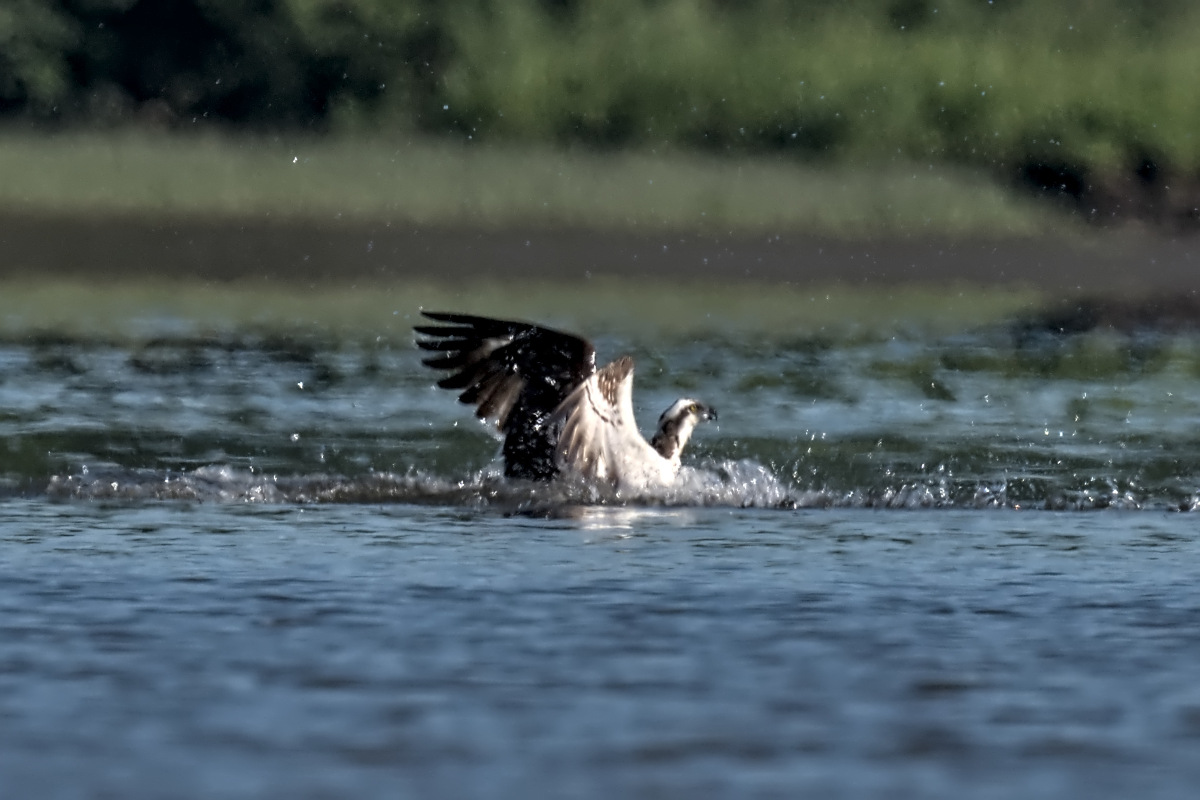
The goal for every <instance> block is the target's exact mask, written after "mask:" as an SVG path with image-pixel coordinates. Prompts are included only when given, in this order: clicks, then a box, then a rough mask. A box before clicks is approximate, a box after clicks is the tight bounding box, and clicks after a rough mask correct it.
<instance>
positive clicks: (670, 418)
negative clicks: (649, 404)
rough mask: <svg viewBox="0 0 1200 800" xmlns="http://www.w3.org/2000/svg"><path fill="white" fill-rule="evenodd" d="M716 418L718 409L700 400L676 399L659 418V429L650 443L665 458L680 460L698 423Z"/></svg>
mask: <svg viewBox="0 0 1200 800" xmlns="http://www.w3.org/2000/svg"><path fill="white" fill-rule="evenodd" d="M716 418H717V410H716V409H715V408H712V407H711V406H707V405H705V404H704V403H701V402H700V401H699V400H692V399H690V398H687V397H685V398H681V399H679V400H676V401H675V402H674V403H672V404H671V407H670V408H668V409H667V410H666V411H664V412H663V413H662V416H660V417H659V418H658V430H657V431H656V432H655V434H654V437H653V438H652V439H651V440H650V445H651V446H652V447H653V448H654V449H655V450H657V451H658V454H659V455H660V456H662V457H663V458H666V459H669V460H671V461H678V460H679V454H680V453H681V452H683V446H684V445H685V444H687V442H688V439H690V438H691V436H692V431H693V430H694V429H695V427H696V423H698V422H701V421H703V420H710V419H713V420H715V419H716Z"/></svg>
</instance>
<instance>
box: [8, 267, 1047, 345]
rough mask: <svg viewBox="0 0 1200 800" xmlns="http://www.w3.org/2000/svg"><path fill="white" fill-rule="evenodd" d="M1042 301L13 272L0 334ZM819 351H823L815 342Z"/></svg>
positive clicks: (770, 336) (816, 323) (582, 321)
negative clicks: (24, 275) (454, 314)
mask: <svg viewBox="0 0 1200 800" xmlns="http://www.w3.org/2000/svg"><path fill="white" fill-rule="evenodd" d="M1044 301H1045V298H1044V297H1043V296H1042V295H1041V294H1039V293H1038V292H1036V291H1033V290H1030V289H1009V288H981V287H978V286H972V285H969V284H963V285H962V286H921V285H909V286H893V287H886V288H878V289H864V288H863V287H859V286H854V287H848V286H842V285H834V286H828V287H813V286H808V287H801V286H798V285H794V284H786V285H778V284H772V285H771V286H770V287H769V291H764V286H763V285H762V284H757V283H754V282H751V281H745V282H739V283H726V282H714V283H707V282H703V281H695V282H688V283H683V284H681V283H679V282H676V281H670V282H659V283H656V282H655V279H645V278H637V279H618V278H605V279H599V278H597V279H593V280H590V281H588V283H587V286H586V291H581V290H580V285H579V283H578V282H570V281H568V282H561V281H560V282H556V281H549V280H547V281H512V280H501V279H490V280H489V279H476V280H472V281H467V282H464V283H461V284H459V285H447V284H446V283H445V282H442V281H438V280H436V279H429V280H412V279H405V280H387V281H381V282H379V283H375V284H372V283H363V284H356V285H346V284H344V283H339V284H337V285H329V284H322V285H319V286H304V285H301V284H298V283H296V282H290V281H289V282H279V281H266V280H256V279H246V280H240V281H233V282H228V283H208V282H203V281H196V280H190V279H183V280H180V279H175V278H170V277H147V278H146V279H143V280H137V281H128V280H120V279H107V278H106V279H103V280H96V281H79V280H70V279H55V278H51V279H46V278H44V277H38V278H32V279H28V280H9V281H7V282H6V283H5V285H4V291H3V292H0V340H7V341H13V340H19V341H27V340H29V339H31V338H32V339H42V340H45V341H47V342H56V341H75V340H85V339H91V340H94V341H112V342H118V343H137V342H145V341H153V340H157V339H159V338H161V337H168V338H170V337H176V338H186V337H192V336H200V337H205V336H213V337H217V338H219V339H228V338H230V337H234V338H236V337H239V336H250V337H253V336H255V335H261V336H277V335H283V336H293V337H297V338H299V339H304V338H305V337H319V338H327V339H331V340H344V341H357V342H363V343H371V342H374V343H376V344H379V345H383V346H387V345H392V344H395V343H400V344H401V346H403V347H405V348H407V347H408V346H409V342H410V341H411V338H412V325H414V324H416V323H417V322H419V321H420V320H421V319H422V318H421V317H419V316H418V309H422V308H426V309H431V310H444V309H458V310H462V311H466V312H474V313H482V314H490V315H497V316H501V317H511V318H522V319H534V320H542V321H545V322H548V323H551V324H560V325H563V326H564V327H581V328H584V329H593V330H608V329H614V328H619V329H621V330H624V331H627V332H639V333H644V334H648V335H649V334H653V335H654V336H667V337H670V336H678V337H682V338H690V337H694V336H696V335H700V334H705V335H719V336H727V337H731V338H732V339H733V340H734V341H743V340H746V341H749V342H751V343H752V344H751V345H749V346H752V347H761V346H762V344H763V342H764V341H769V342H773V343H779V342H785V343H786V345H787V346H788V347H804V346H811V344H812V342H813V341H820V342H824V343H826V344H828V342H834V341H836V342H847V341H851V342H852V341H860V340H876V339H880V338H889V337H892V336H894V335H896V334H897V333H904V332H907V333H913V334H934V335H945V334H950V333H958V332H961V331H967V330H976V329H979V328H980V327H981V326H989V325H1002V324H1005V323H1006V322H1007V321H1008V320H1010V319H1011V318H1012V317H1013V316H1014V315H1016V314H1019V313H1023V312H1026V313H1027V312H1030V311H1031V310H1033V309H1036V308H1038V307H1039V306H1041V305H1042V304H1044ZM822 346H825V345H822Z"/></svg>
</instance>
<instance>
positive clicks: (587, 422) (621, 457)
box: [415, 311, 717, 492]
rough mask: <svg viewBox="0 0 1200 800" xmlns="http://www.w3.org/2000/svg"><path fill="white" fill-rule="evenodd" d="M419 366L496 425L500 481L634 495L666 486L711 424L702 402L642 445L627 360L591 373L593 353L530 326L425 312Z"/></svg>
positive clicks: (674, 411) (677, 413)
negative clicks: (552, 482) (563, 482)
mask: <svg viewBox="0 0 1200 800" xmlns="http://www.w3.org/2000/svg"><path fill="white" fill-rule="evenodd" d="M422 313H423V314H424V315H425V316H426V317H428V318H429V319H431V320H434V321H435V322H440V323H443V324H441V325H419V326H416V327H415V330H416V331H417V333H419V334H421V335H422V336H423V337H425V338H421V339H418V340H417V346H418V347H420V348H421V349H423V350H428V351H434V352H437V353H439V355H437V356H433V357H430V358H426V359H424V361H423V362H422V363H424V364H425V365H427V366H429V367H432V368H434V369H441V370H449V371H450V375H449V376H448V377H445V378H443V379H442V380H440V381H438V386H440V387H442V388H443V389H461V390H462V393H461V394H459V397H458V399H459V400H460V401H461V402H463V403H467V404H469V405H474V406H476V411H475V413H476V416H478V417H480V418H481V419H494V420H495V421H496V423H497V426H498V427H499V430H500V432H501V433H502V434H504V446H503V450H502V453H503V456H504V474H505V475H507V476H509V477H515V478H530V479H534V480H549V479H551V478H554V477H557V476H560V475H568V476H577V477H581V478H583V479H585V480H588V481H594V482H596V483H600V484H606V485H609V486H611V487H613V488H615V489H617V490H619V491H625V492H637V491H642V490H645V489H647V488H652V487H656V486H666V485H669V484H670V483H671V482H672V481H673V480H674V479H675V476H676V474H677V473H678V471H679V465H680V462H679V456H680V453H681V451H682V450H683V446H684V445H685V444H686V443H687V441H688V438H689V437H690V436H691V434H692V430H693V428H694V427H695V425H696V423H697V422H699V421H700V420H704V419H716V416H717V415H716V412H715V411H714V410H712V409H710V408H708V407H707V406H705V405H703V404H702V403H698V402H696V401H694V400H688V399H683V400H679V401H676V402H675V403H674V404H672V405H671V407H670V408H668V409H667V410H666V411H665V412H663V415H662V416H661V417H660V418H659V425H658V431H657V433H656V434H655V435H654V437H653V439H652V440H651V441H649V442H648V441H646V440H645V439H644V438H643V437H642V435H641V434H640V433H639V432H638V430H637V425H636V422H635V420H634V414H633V359H632V358H630V357H629V356H622V357H621V358H618V359H617V360H615V361H613V362H612V363H610V364H608V365H606V366H604V367H601V368H600V369H596V351H595V349H594V348H593V347H592V345H591V343H590V342H588V341H587V340H585V339H583V338H581V337H579V336H575V335H574V334H570V333H564V332H562V331H556V330H553V329H551V328H546V327H542V326H540V325H533V324H530V323H526V322H511V321H505V320H497V319H491V318H488V317H478V316H473V315H468V314H447V313H435V312H428V311H426V312H422Z"/></svg>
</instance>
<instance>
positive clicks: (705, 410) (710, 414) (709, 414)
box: [700, 405, 717, 421]
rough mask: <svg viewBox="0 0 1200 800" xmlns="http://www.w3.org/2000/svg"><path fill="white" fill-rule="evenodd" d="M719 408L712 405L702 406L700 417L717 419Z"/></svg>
mask: <svg viewBox="0 0 1200 800" xmlns="http://www.w3.org/2000/svg"><path fill="white" fill-rule="evenodd" d="M716 418H717V410H716V409H715V408H713V407H712V406H706V405H701V406H700V419H708V420H714V421H715V420H716Z"/></svg>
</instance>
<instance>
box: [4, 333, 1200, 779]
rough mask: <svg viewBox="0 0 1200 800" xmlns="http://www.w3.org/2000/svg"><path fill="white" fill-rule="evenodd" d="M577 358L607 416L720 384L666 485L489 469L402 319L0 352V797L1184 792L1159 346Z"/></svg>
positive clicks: (1198, 707) (755, 346) (897, 344)
mask: <svg viewBox="0 0 1200 800" xmlns="http://www.w3.org/2000/svg"><path fill="white" fill-rule="evenodd" d="M597 345H598V347H599V349H600V351H601V358H604V357H606V356H608V357H611V356H615V355H618V354H619V353H622V352H632V353H633V354H634V355H635V357H636V358H637V361H638V365H639V366H638V378H637V387H638V388H637V391H636V394H635V401H636V402H637V404H638V407H639V408H638V411H639V414H641V415H642V418H643V420H644V423H645V425H649V424H650V422H651V421H652V420H653V419H654V418H655V417H656V416H657V414H658V412H659V411H661V409H662V408H664V407H665V406H666V405H668V404H669V403H670V401H671V400H673V399H674V398H675V397H676V396H678V395H680V394H688V395H693V396H697V397H699V398H701V399H703V400H705V401H707V402H710V403H711V404H713V405H715V406H717V407H718V408H719V409H720V412H721V418H720V426H719V427H714V426H708V427H705V428H702V429H701V430H700V431H699V432H698V434H697V436H696V438H695V440H694V446H693V448H692V450H691V453H690V457H685V461H686V462H687V463H688V469H687V470H686V474H685V475H684V477H683V480H682V481H681V483H680V485H679V486H678V487H676V488H675V489H673V490H672V491H671V492H670V493H667V494H666V495H663V496H661V497H655V498H642V499H641V500H640V501H639V502H638V503H635V504H633V505H630V506H624V507H613V506H587V505H581V504H580V503H579V502H578V501H579V500H580V499H581V498H578V497H565V498H564V497H563V496H561V495H556V494H555V493H554V492H553V491H549V490H545V489H541V488H531V487H527V486H512V485H509V484H506V483H505V482H504V481H502V480H501V479H499V478H498V477H497V474H496V470H495V467H494V465H493V464H491V460H492V457H493V455H494V454H495V452H496V450H497V444H496V442H495V441H494V440H493V439H491V438H490V437H489V435H488V434H487V432H486V430H485V429H484V428H483V427H482V426H481V425H480V424H479V423H476V422H475V421H473V420H472V419H471V418H470V415H469V413H468V411H467V410H466V409H464V408H463V407H460V406H457V405H455V404H454V403H453V402H452V398H451V397H449V396H447V393H444V392H438V391H436V390H434V389H432V388H431V387H430V376H429V375H427V374H424V373H423V372H422V371H421V369H420V367H419V365H418V363H417V357H416V354H415V353H414V352H413V350H412V347H411V343H410V342H408V341H366V342H359V341H334V340H332V339H320V338H314V339H307V338H304V337H300V338H295V337H291V338H277V337H270V336H254V335H249V334H247V335H245V336H241V335H238V336H232V335H231V336H222V337H218V338H206V337H196V336H191V335H188V336H174V337H167V338H160V339H154V340H139V341H135V342H132V343H131V342H129V341H124V340H123V341H121V342H117V341H113V342H110V343H104V342H96V341H91V342H81V341H75V340H70V339H62V338H55V337H46V336H43V337H40V338H34V339H13V340H10V341H9V342H8V343H6V344H3V345H0V432H2V433H3V444H2V445H0V481H2V487H3V490H2V492H3V494H2V497H0V505H2V507H3V516H2V517H0V774H3V775H4V776H5V779H4V782H5V785H6V786H7V787H15V788H10V789H9V791H14V792H16V793H18V794H20V795H21V796H31V797H32V796H38V797H92V796H114V797H116V796H120V797H128V796H180V797H187V796H194V797H255V796H290V797H335V796H337V797H346V796H354V797H370V796H380V797H383V796H388V797H390V796H398V794H403V793H405V792H407V793H409V794H413V795H415V796H484V797H525V796H565V797H612V796H630V797H660V796H688V797H693V796H727V797H745V796H780V797H784V796H786V797H794V796H799V795H804V794H808V795H811V796H822V797H864V796H876V797H905V796H912V797H917V796H920V797H964V796H971V797H1012V796H1023V797H1125V796H1131V795H1133V794H1136V795H1137V796H1139V797H1175V796H1183V795H1186V794H1187V793H1188V792H1190V790H1191V788H1192V787H1194V786H1195V785H1196V784H1197V781H1198V780H1200V766H1198V765H1200V759H1198V758H1197V755H1198V754H1200V691H1198V690H1197V689H1196V688H1195V683H1196V681H1195V678H1194V676H1195V665H1196V664H1197V663H1200V596H1198V593H1197V591H1196V589H1195V575H1196V572H1197V565H1198V563H1200V560H1198V556H1200V547H1198V545H1197V536H1196V534H1195V529H1196V521H1195V516H1194V514H1192V513H1186V512H1189V511H1191V510H1192V509H1193V508H1194V507H1195V506H1196V505H1197V504H1198V502H1200V501H1198V499H1197V498H1198V497H1200V494H1198V492H1200V435H1198V433H1197V431H1198V430H1200V425H1198V423H1200V400H1198V399H1197V393H1196V391H1195V384H1196V381H1197V377H1200V340H1198V339H1196V338H1195V337H1192V336H1189V335H1165V334H1149V333H1147V334H1139V335H1134V336H1125V335H1116V334H1093V335H1087V336H1075V337H1041V336H1025V335H1018V334H1016V333H1014V332H1013V331H1012V330H1009V329H1007V328H1002V327H997V328H989V329H986V330H981V331H971V332H967V333H961V334H956V335H952V336H946V335H937V336H935V335H932V334H924V333H920V332H913V331H898V332H891V333H887V334H879V335H876V334H871V333H866V332H860V333H855V332H853V331H850V332H842V333H839V334H837V335H834V334H830V335H828V336H825V335H805V336H798V337H794V338H788V337H778V336H776V337H775V338H768V337H765V336H761V335H759V336H749V335H734V334H731V333H728V332H726V333H722V332H720V331H717V332H713V333H711V334H708V335H700V336H696V337H666V338H665V339H662V338H655V337H640V338H639V337H631V338H628V339H619V338H603V337H602V338H599V339H598V340H597ZM582 499H585V498H582ZM1180 512H1184V513H1180Z"/></svg>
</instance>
